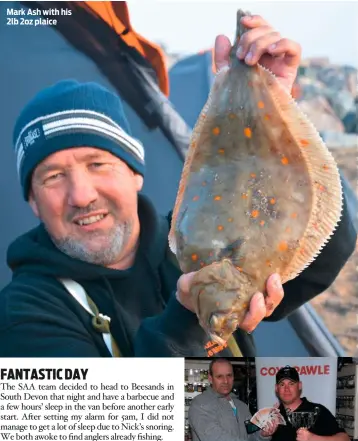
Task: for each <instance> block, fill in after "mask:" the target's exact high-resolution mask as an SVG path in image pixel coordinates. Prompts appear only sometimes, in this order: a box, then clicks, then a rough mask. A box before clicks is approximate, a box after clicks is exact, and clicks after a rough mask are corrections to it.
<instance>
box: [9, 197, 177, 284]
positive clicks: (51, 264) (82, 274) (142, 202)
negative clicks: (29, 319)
mask: <svg viewBox="0 0 358 441" xmlns="http://www.w3.org/2000/svg"><path fill="white" fill-rule="evenodd" d="M138 214H139V220H140V225H141V232H140V244H139V249H138V251H137V255H138V253H144V254H145V255H146V257H147V258H148V260H149V261H150V263H151V265H152V266H153V267H155V266H157V265H159V264H160V262H161V261H162V260H163V257H164V254H165V251H166V247H167V243H168V231H169V226H168V221H167V219H165V218H162V217H160V216H158V214H157V213H156V211H155V209H154V206H153V205H152V203H151V202H150V201H149V199H148V198H147V197H145V196H143V195H139V197H138ZM163 226H165V228H163ZM7 264H8V266H9V267H10V269H11V270H12V272H13V277H17V276H19V275H20V274H21V273H27V274H29V273H35V274H37V275H44V276H52V277H57V278H59V277H62V278H70V279H75V280H81V279H82V280H93V279H96V278H98V277H103V276H104V277H107V278H112V277H115V278H118V277H125V276H126V275H128V274H129V273H130V270H131V269H128V270H120V271H119V270H116V269H111V268H106V267H103V266H100V265H95V264H92V263H87V262H84V261H81V260H78V259H74V258H72V257H70V256H68V255H67V254H64V253H63V252H61V251H60V250H59V249H58V248H57V247H56V246H55V245H54V243H53V242H52V240H51V238H50V236H49V235H48V233H47V231H46V229H45V227H44V225H43V224H42V223H41V224H40V225H39V226H38V227H36V228H34V229H32V230H30V231H29V232H27V233H25V234H24V235H22V236H20V237H18V238H17V239H16V240H15V241H14V242H12V243H11V245H10V246H9V248H8V252H7Z"/></svg>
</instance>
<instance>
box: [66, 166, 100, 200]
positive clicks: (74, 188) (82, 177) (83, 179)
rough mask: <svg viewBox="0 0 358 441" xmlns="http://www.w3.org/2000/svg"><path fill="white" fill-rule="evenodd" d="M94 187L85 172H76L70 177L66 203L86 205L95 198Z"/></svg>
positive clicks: (95, 191)
mask: <svg viewBox="0 0 358 441" xmlns="http://www.w3.org/2000/svg"><path fill="white" fill-rule="evenodd" d="M97 196H98V194H97V190H96V187H95V185H94V183H93V181H92V179H91V177H90V176H88V174H87V173H83V172H80V173H76V174H74V175H73V176H72V177H71V180H70V183H69V188H68V204H69V205H71V206H72V207H81V208H84V207H87V206H88V205H89V204H91V203H92V202H94V201H95V200H96V199H97Z"/></svg>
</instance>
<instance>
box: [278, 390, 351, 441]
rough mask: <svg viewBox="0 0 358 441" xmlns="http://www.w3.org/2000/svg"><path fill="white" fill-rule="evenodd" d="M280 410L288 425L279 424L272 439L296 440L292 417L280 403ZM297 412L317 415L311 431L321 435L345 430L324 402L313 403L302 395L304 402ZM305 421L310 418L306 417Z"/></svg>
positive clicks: (334, 433) (280, 440) (282, 440)
mask: <svg viewBox="0 0 358 441" xmlns="http://www.w3.org/2000/svg"><path fill="white" fill-rule="evenodd" d="M280 412H281V414H282V416H283V417H284V418H285V421H286V426H284V425H279V426H278V428H277V430H276V432H275V433H274V434H273V436H272V440H271V441H296V430H297V429H296V428H295V427H294V426H292V425H291V422H290V419H289V418H288V417H287V414H286V411H285V408H284V406H283V405H282V404H281V405H280ZM295 412H312V413H313V414H316V415H317V416H316V417H315V418H314V424H313V425H312V426H311V427H310V428H309V430H310V432H312V433H314V434H316V435H319V436H332V435H336V434H337V433H340V432H345V430H344V429H342V428H341V427H339V425H338V423H337V420H336V419H335V417H334V416H333V415H332V413H331V412H330V411H329V410H328V409H327V408H326V407H325V406H323V405H322V404H318V403H312V402H311V401H308V400H307V399H306V398H305V397H302V403H301V404H300V405H299V406H298V407H297V409H295ZM305 418H306V419H305V421H308V418H307V417H305Z"/></svg>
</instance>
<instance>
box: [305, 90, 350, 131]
mask: <svg viewBox="0 0 358 441" xmlns="http://www.w3.org/2000/svg"><path fill="white" fill-rule="evenodd" d="M298 105H299V106H300V108H301V109H302V111H303V112H304V113H305V114H306V115H307V117H308V118H309V120H310V121H311V122H312V123H313V125H314V126H315V127H316V129H317V130H318V131H319V132H321V131H325V130H333V131H335V132H341V133H342V132H344V125H343V123H342V121H341V120H340V119H339V118H338V117H337V115H336V114H335V112H334V110H333V109H332V107H331V106H330V104H329V103H328V101H327V99H326V98H325V97H324V96H319V95H317V96H312V97H310V98H307V99H304V100H300V101H299V102H298Z"/></svg>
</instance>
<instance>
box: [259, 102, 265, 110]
mask: <svg viewBox="0 0 358 441" xmlns="http://www.w3.org/2000/svg"><path fill="white" fill-rule="evenodd" d="M257 107H258V108H259V109H263V108H264V107H265V104H264V102H263V101H259V102H258V103H257Z"/></svg>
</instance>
